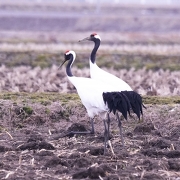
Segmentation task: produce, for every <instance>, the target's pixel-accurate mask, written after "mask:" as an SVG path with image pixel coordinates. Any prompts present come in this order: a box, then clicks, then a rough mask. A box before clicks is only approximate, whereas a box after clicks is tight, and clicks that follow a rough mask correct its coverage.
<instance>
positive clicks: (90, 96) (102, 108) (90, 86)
mask: <svg viewBox="0 0 180 180" xmlns="http://www.w3.org/2000/svg"><path fill="white" fill-rule="evenodd" d="M75 57H76V54H75V52H74V51H66V53H65V61H64V62H63V63H62V65H63V64H64V63H65V62H66V61H69V62H68V64H67V66H66V73H67V77H68V79H69V81H70V82H71V83H72V84H73V85H74V86H75V87H76V90H77V92H78V95H79V97H80V99H81V101H82V103H83V105H84V106H85V108H86V110H87V113H88V115H89V117H90V119H91V125H92V130H91V131H90V132H70V134H68V135H70V136H71V135H73V134H88V133H89V134H90V133H91V134H93V133H94V123H93V118H94V116H95V115H101V116H103V121H104V126H105V132H104V135H105V145H104V150H105V149H106V142H107V140H109V129H107V126H106V123H108V122H110V120H109V116H107V120H108V121H107V122H106V120H105V119H106V115H107V114H109V107H112V105H113V103H112V99H110V101H109V98H106V103H107V104H105V102H104V101H105V100H104V97H106V94H105V95H104V93H106V92H113V91H114V88H112V87H111V86H108V85H106V84H105V83H103V82H100V81H98V80H94V79H91V78H84V77H75V76H73V75H72V72H71V66H72V64H73V62H74V61H75ZM62 65H61V66H62ZM117 93H119V92H117ZM110 94H111V93H110ZM113 94H115V95H116V92H113ZM118 95H119V94H118ZM108 97H109V96H108ZM118 97H119V96H118ZM119 100H120V101H119V102H120V103H119V102H118V103H115V104H116V105H115V106H114V105H113V110H115V111H116V110H120V112H121V109H122V114H123V115H124V117H125V118H126V117H127V111H128V110H129V109H128V108H129V107H128V103H129V102H128V100H127V98H126V97H124V96H123V95H122V96H121V97H119ZM116 102H117V100H116ZM116 107H117V109H116Z"/></svg>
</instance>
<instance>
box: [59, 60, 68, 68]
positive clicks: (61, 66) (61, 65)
mask: <svg viewBox="0 0 180 180" xmlns="http://www.w3.org/2000/svg"><path fill="white" fill-rule="evenodd" d="M66 61H67V60H66V59H65V60H64V61H63V62H62V64H61V65H60V66H59V67H58V69H60V68H61V67H62V65H63V64H64V63H65V62H66Z"/></svg>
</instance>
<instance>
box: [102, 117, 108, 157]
mask: <svg viewBox="0 0 180 180" xmlns="http://www.w3.org/2000/svg"><path fill="white" fill-rule="evenodd" d="M103 122H104V154H106V145H107V140H108V139H107V138H108V130H107V125H106V120H105V119H104V120H103Z"/></svg>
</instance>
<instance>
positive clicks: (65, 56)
mask: <svg viewBox="0 0 180 180" xmlns="http://www.w3.org/2000/svg"><path fill="white" fill-rule="evenodd" d="M71 56H73V59H75V58H76V53H75V52H74V51H70V50H67V51H66V52H65V53H64V61H63V62H62V64H61V65H60V66H59V68H60V67H62V65H63V64H64V63H65V62H66V61H69V60H70V59H71Z"/></svg>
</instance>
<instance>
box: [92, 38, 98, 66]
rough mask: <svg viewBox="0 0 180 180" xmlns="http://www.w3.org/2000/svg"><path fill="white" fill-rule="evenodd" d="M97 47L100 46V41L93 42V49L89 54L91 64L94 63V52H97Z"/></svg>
mask: <svg viewBox="0 0 180 180" xmlns="http://www.w3.org/2000/svg"><path fill="white" fill-rule="evenodd" d="M99 46H100V40H99V39H96V40H95V41H94V48H93V50H92V52H91V56H90V60H91V62H92V63H93V64H94V63H96V52H97V50H98V48H99Z"/></svg>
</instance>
